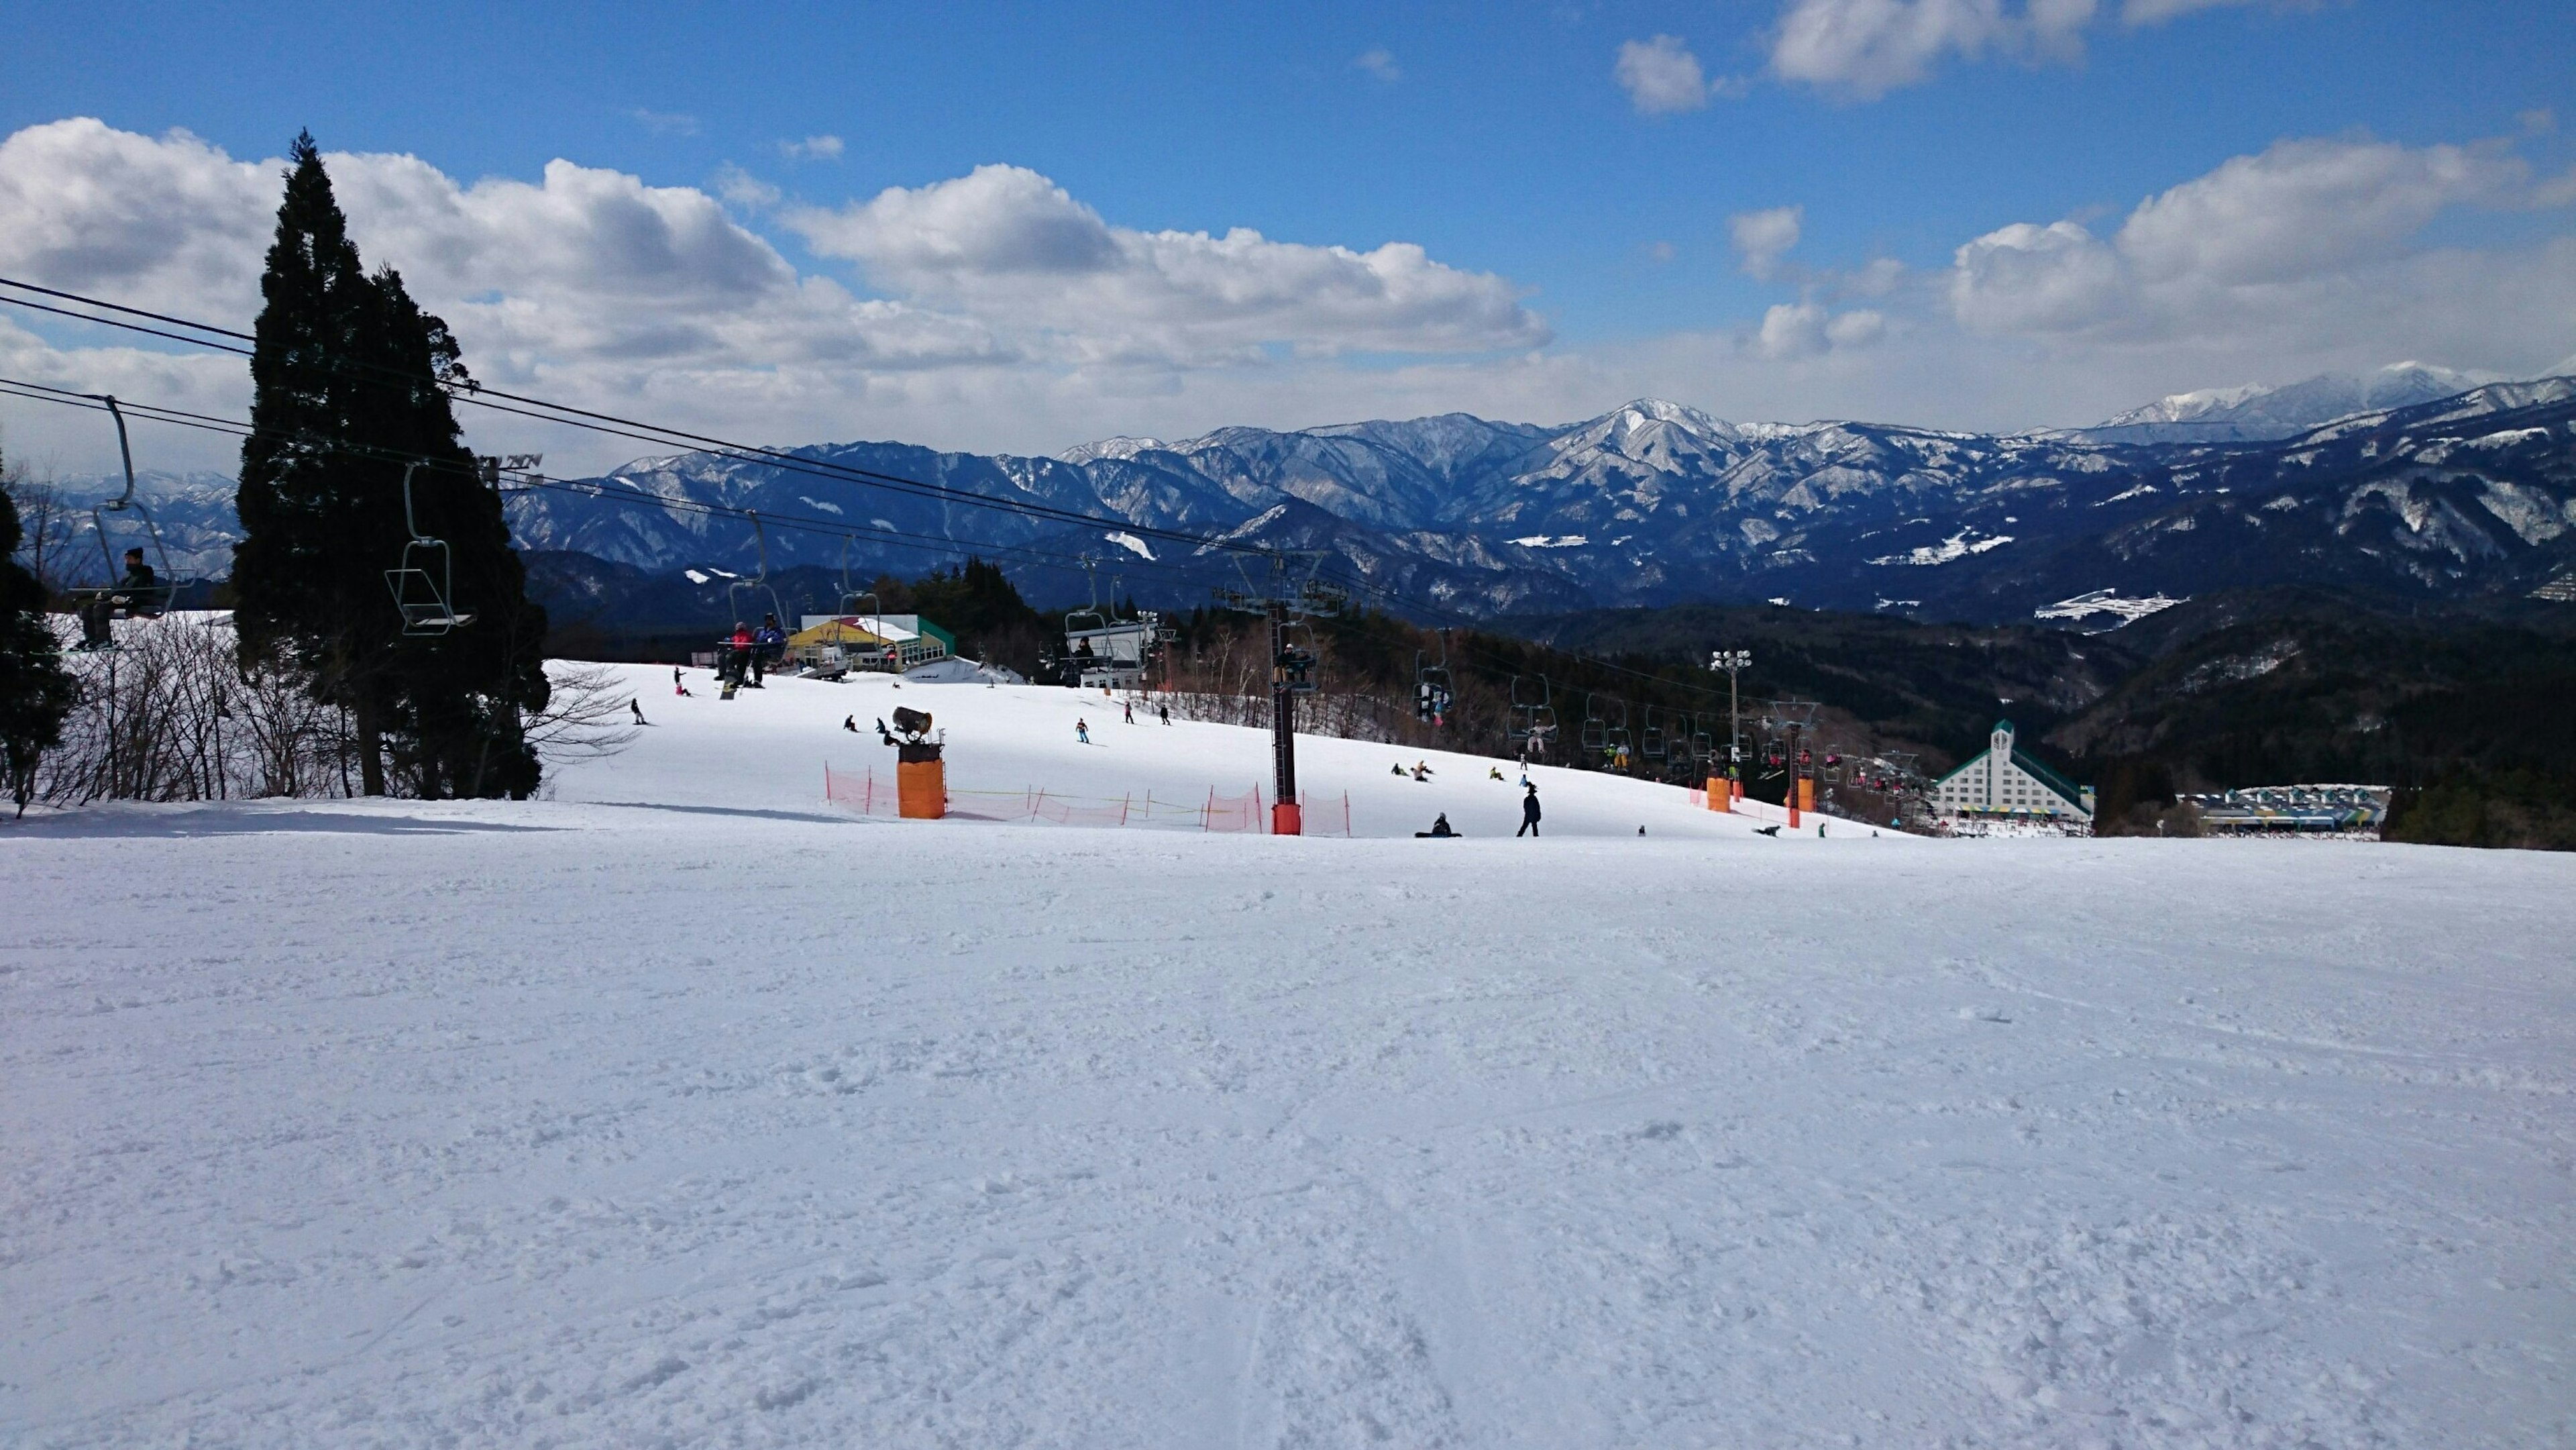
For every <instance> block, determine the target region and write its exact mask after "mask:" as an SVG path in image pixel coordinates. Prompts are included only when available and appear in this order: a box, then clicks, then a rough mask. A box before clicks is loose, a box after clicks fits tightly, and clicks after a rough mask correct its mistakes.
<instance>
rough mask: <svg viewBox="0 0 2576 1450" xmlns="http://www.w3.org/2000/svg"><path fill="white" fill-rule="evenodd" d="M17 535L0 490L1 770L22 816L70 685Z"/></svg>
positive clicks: (58, 730)
mask: <svg viewBox="0 0 2576 1450" xmlns="http://www.w3.org/2000/svg"><path fill="white" fill-rule="evenodd" d="M19 532H20V531H19V526H18V505H17V502H16V500H14V499H12V498H11V497H10V496H9V493H8V490H7V489H5V488H0V766H5V768H6V769H7V771H8V774H9V798H10V799H11V800H13V801H15V802H16V803H17V806H18V814H20V815H22V816H23V815H25V814H26V813H27V802H28V801H29V800H30V799H32V798H33V797H34V795H35V788H36V762H37V761H38V760H40V759H42V758H43V756H44V753H45V752H46V751H48V750H51V749H52V748H53V747H55V746H56V745H59V744H61V743H62V738H63V717H64V716H65V715H66V714H69V713H70V711H71V705H72V694H73V683H72V677H71V675H70V674H69V673H67V672H66V671H65V670H64V669H63V661H62V645H61V642H60V641H59V640H57V639H56V638H55V636H54V629H53V624H52V622H51V621H49V620H47V619H46V618H45V591H44V587H43V586H42V585H40V584H38V583H37V582H36V576H35V575H33V574H31V573H29V572H28V571H27V570H26V568H25V567H24V566H22V565H21V564H19V562H18V559H17V553H18V539H19Z"/></svg>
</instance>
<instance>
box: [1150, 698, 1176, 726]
mask: <svg viewBox="0 0 2576 1450" xmlns="http://www.w3.org/2000/svg"><path fill="white" fill-rule="evenodd" d="M1154 713H1155V714H1157V715H1160V716H1162V717H1163V723H1164V724H1166V725H1169V724H1171V723H1172V707H1171V706H1169V705H1166V704H1163V703H1161V702H1160V701H1157V702H1156V703H1155V705H1154Z"/></svg>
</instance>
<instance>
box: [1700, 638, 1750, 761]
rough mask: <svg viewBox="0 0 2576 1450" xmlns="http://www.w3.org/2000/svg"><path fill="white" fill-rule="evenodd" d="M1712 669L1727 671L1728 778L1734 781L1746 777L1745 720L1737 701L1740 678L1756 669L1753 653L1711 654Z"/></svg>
mask: <svg viewBox="0 0 2576 1450" xmlns="http://www.w3.org/2000/svg"><path fill="white" fill-rule="evenodd" d="M1708 667H1709V668H1710V669H1712V670H1724V671H1726V774H1727V778H1728V779H1730V780H1741V779H1743V777H1744V716H1743V711H1742V710H1741V709H1740V708H1739V707H1738V702H1737V697H1736V683H1737V681H1736V675H1737V673H1738V672H1739V671H1742V670H1747V669H1751V668H1752V667H1753V651H1751V650H1746V649H1722V650H1717V651H1715V652H1713V653H1711V654H1710V655H1709V657H1708Z"/></svg>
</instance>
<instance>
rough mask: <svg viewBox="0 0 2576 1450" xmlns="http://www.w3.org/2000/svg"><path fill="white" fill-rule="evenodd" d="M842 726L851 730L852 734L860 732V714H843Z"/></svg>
mask: <svg viewBox="0 0 2576 1450" xmlns="http://www.w3.org/2000/svg"><path fill="white" fill-rule="evenodd" d="M841 728H842V729H844V730H847V731H849V732H850V733H851V734H853V735H856V734H858V733H859V717H858V716H856V715H844V716H842V717H841Z"/></svg>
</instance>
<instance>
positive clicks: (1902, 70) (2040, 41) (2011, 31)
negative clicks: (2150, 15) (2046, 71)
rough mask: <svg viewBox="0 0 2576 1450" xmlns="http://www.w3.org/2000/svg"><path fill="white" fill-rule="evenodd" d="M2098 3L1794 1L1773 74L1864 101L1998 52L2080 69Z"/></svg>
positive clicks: (1775, 48)
mask: <svg viewBox="0 0 2576 1450" xmlns="http://www.w3.org/2000/svg"><path fill="white" fill-rule="evenodd" d="M2095 10H2096V5H2095V0H2025V3H2024V4H2022V5H2021V7H2020V8H2018V9H2014V8H2011V7H2009V6H2007V5H2006V4H2005V0H1790V4H1789V7H1788V9H1787V10H1786V11H1785V12H1784V13H1783V14H1782V15H1781V17H1780V22H1779V25H1778V27H1777V28H1776V29H1775V30H1774V32H1773V35H1772V44H1771V70H1772V73H1773V74H1775V75H1777V76H1779V77H1780V78H1781V79H1783V80H1790V81H1800V82H1804V83H1806V84H1809V85H1815V86H1822V87H1825V88H1826V89H1829V90H1833V91H1837V92H1840V93H1842V94H1845V95H1849V96H1853V97H1856V98H1859V99H1864V100H1866V99H1871V98H1875V97H1877V96H1882V95H1885V94H1886V93H1887V92H1889V91H1892V90H1896V89H1898V88H1900V87H1904V86H1910V85H1913V84H1916V83H1917V82H1920V81H1922V80H1924V79H1926V78H1928V77H1929V76H1930V75H1931V73H1932V68H1933V66H1934V64H1935V63H1936V62H1938V61H1940V60H1941V59H1942V58H1943V57H1945V56H1949V55H1958V56H1960V57H1963V58H1965V59H1970V60H1974V59H1976V58H1978V57H1980V56H1983V55H1985V54H1987V53H1988V52H1994V53H1997V54H2001V55H2008V56H2018V57H2023V58H2027V59H2036V60H2073V59H2077V58H2080V57H2081V56H2082V55H2083V53H2084V30H2085V28H2086V27H2087V26H2089V25H2091V24H2092V23H2093V18H2094V13H2095Z"/></svg>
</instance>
